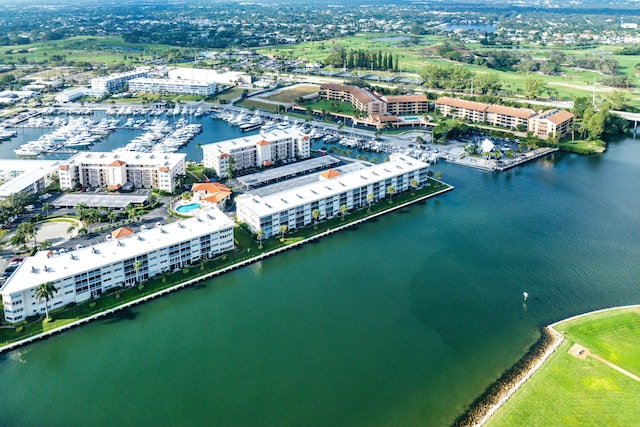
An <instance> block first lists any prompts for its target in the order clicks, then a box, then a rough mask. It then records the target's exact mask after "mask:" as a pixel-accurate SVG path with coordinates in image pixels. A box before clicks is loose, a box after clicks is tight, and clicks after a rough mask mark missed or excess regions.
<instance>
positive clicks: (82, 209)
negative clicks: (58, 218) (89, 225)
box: [76, 203, 87, 221]
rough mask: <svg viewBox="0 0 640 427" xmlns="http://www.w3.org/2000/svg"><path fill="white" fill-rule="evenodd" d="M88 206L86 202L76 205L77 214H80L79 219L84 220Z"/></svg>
mask: <svg viewBox="0 0 640 427" xmlns="http://www.w3.org/2000/svg"><path fill="white" fill-rule="evenodd" d="M86 208H87V205H86V204H84V203H78V204H77V205H76V215H77V216H78V219H79V220H81V221H82V217H83V216H84V212H85V209H86Z"/></svg>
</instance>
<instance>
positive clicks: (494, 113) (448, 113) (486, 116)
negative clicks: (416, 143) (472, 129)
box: [436, 97, 536, 129]
mask: <svg viewBox="0 0 640 427" xmlns="http://www.w3.org/2000/svg"><path fill="white" fill-rule="evenodd" d="M436 109H437V110H438V111H439V112H440V114H442V115H443V116H445V117H455V118H458V119H462V120H467V121H470V122H474V123H483V124H489V125H492V126H500V127H505V128H510V129H515V128H516V126H518V125H523V126H524V127H527V125H528V122H529V119H530V118H531V117H534V116H535V115H536V112H535V111H533V110H530V109H528V108H513V107H504V106H501V105H492V104H485V103H483V102H475V101H466V100H464V99H457V98H448V97H442V98H438V99H437V100H436Z"/></svg>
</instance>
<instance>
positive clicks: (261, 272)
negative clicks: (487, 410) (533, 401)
mask: <svg viewBox="0 0 640 427" xmlns="http://www.w3.org/2000/svg"><path fill="white" fill-rule="evenodd" d="M214 123H216V122H214ZM216 126H217V125H216ZM639 170H640V143H638V142H636V141H634V140H631V139H627V140H625V141H622V142H619V143H614V144H610V146H609V150H608V151H607V152H606V153H605V154H604V155H601V156H589V157H585V156H579V155H574V154H562V153H558V154H555V155H552V156H548V157H545V158H543V159H539V160H537V161H535V162H533V163H530V164H527V165H524V166H521V167H518V168H516V169H512V170H510V171H508V172H506V173H501V174H494V173H485V172H480V171H477V170H471V169H464V168H461V167H457V166H454V165H449V164H443V163H438V164H437V165H436V166H435V167H434V171H439V172H441V173H442V176H443V179H444V180H445V181H447V182H449V183H451V184H453V185H455V186H456V189H455V190H454V191H452V192H449V193H447V194H446V195H443V196H440V197H438V198H436V199H431V200H429V201H427V202H426V203H424V204H418V205H414V206H412V207H410V208H407V209H404V210H402V211H400V212H397V213H394V214H390V215H387V216H385V217H382V218H378V219H377V220H375V221H372V222H369V223H367V224H362V225H359V226H358V227H357V228H354V229H351V230H349V231H345V232H342V233H340V234H337V235H332V236H331V237H328V238H326V239H323V240H322V241H319V242H317V243H314V244H309V245H307V246H305V247H304V248H301V249H297V250H293V251H291V252H288V253H285V254H282V255H279V256H277V257H274V258H270V259H267V260H265V261H262V262H260V263H258V264H254V265H252V266H250V267H247V268H243V269H240V270H236V271H234V272H232V273H229V274H227V275H225V276H222V277H218V278H216V279H213V280H211V281H209V282H207V283H205V284H203V285H202V286H198V287H194V288H190V289H186V290H184V291H181V292H178V293H175V294H172V295H169V296H166V297H163V298H161V299H159V300H156V301H153V302H151V303H148V304H145V305H142V306H138V307H135V308H133V309H131V310H130V311H127V312H124V313H121V314H120V315H118V316H114V317H112V318H110V319H106V320H103V321H100V322H96V323H94V324H91V325H88V326H86V327H82V328H79V329H76V330H74V331H71V332H68V333H65V334H63V335H61V336H58V337H55V338H52V339H50V340H47V341H44V342H40V343H37V344H34V345H31V346H29V347H26V348H24V349H22V350H19V351H14V352H11V353H8V354H3V355H1V356H0V389H1V390H2V393H0V406H1V408H2V410H1V411H0V425H11V426H14V425H46V426H68V425H87V424H90V425H104V426H122V425H135V426H157V425H190V426H191V425H222V426H227V425H228V426H240V425H242V426H246V425H260V426H270V425H274V426H275V425H277V426H299V425H305V426H363V425H371V426H376V425H403V426H413V425H429V426H431V425H447V424H450V423H451V421H452V420H453V419H454V418H455V416H456V415H457V414H458V413H459V412H460V411H461V410H462V409H463V408H464V407H465V406H466V405H467V404H469V403H470V402H471V401H472V400H473V399H474V398H475V397H476V396H477V395H478V394H479V393H481V392H482V391H483V390H484V388H485V387H486V386H487V385H488V384H490V383H491V382H492V381H493V380H494V379H495V378H496V377H497V376H498V375H499V374H500V373H501V372H502V371H503V370H504V369H506V368H507V367H509V366H510V365H511V364H512V363H514V362H515V361H516V360H517V358H518V357H519V356H520V355H521V354H522V353H523V352H524V351H525V350H526V349H527V347H528V346H529V345H530V344H531V343H533V342H534V341H535V339H536V338H537V337H538V330H539V328H540V327H541V326H543V325H546V324H549V323H550V322H553V321H556V320H559V319H562V318H565V317H568V316H571V315H574V314H578V313H582V312H585V311H590V310H594V309H599V308H604V307H610V306H615V305H622V304H631V303H640V287H639V286H638V279H637V278H638V277H639V276H640V263H638V259H640V245H638V242H640V186H638V185H637V182H638V176H639V175H638V171H639ZM524 291H527V292H529V300H528V301H527V303H526V304H524V303H523V300H522V293H523V292H524Z"/></svg>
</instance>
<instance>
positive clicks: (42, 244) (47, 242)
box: [40, 240, 53, 251]
mask: <svg viewBox="0 0 640 427" xmlns="http://www.w3.org/2000/svg"><path fill="white" fill-rule="evenodd" d="M52 246H53V244H52V243H51V240H45V241H44V242H40V249H42V250H43V251H45V250H47V249H49V248H50V247H52Z"/></svg>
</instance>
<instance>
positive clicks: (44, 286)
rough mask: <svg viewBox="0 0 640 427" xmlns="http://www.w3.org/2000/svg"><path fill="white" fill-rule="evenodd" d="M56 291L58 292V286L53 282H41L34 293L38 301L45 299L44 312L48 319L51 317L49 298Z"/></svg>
mask: <svg viewBox="0 0 640 427" xmlns="http://www.w3.org/2000/svg"><path fill="white" fill-rule="evenodd" d="M56 292H58V288H56V287H55V285H54V284H53V282H45V283H41V284H39V285H38V286H37V287H36V290H35V293H34V295H35V297H36V299H37V300H38V302H41V301H42V300H44V312H45V318H46V319H48V318H49V300H50V299H51V298H52V297H53V294H55V293H56Z"/></svg>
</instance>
